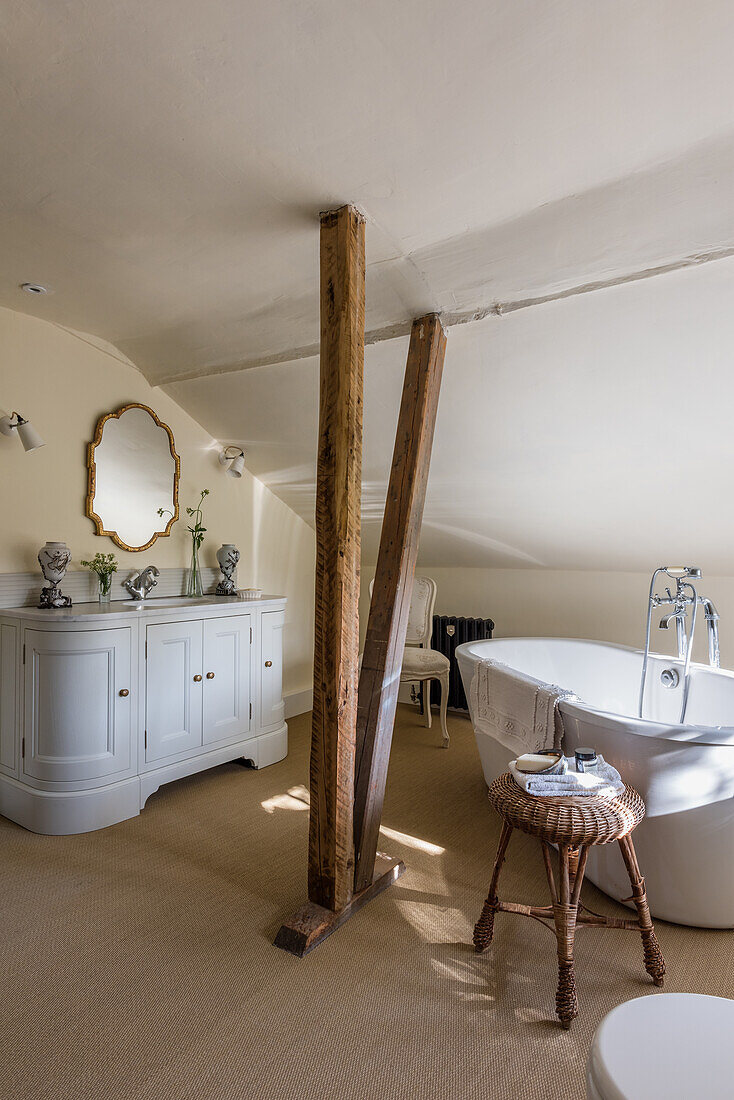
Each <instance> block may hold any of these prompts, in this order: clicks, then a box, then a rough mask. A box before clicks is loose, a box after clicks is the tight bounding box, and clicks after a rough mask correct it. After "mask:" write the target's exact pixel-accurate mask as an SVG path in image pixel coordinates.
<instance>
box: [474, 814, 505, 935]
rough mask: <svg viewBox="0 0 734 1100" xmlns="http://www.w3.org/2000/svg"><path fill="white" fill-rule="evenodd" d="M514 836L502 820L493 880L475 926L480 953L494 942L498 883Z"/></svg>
mask: <svg viewBox="0 0 734 1100" xmlns="http://www.w3.org/2000/svg"><path fill="white" fill-rule="evenodd" d="M511 836H512V826H511V825H508V824H507V822H506V821H503V822H502V832H501V833H500V842H499V844H498V846H497V855H496V857H495V861H494V870H493V871H492V881H491V883H490V886H489V893H488V894H487V900H486V901H485V903H484V907H483V909H482V915H481V916H480V918H479V920H478V921H477V923H476V925H475V926H474V950H475V951H476V952H477V953H479V952H481V951H484V949H485V947H488V946H489V944H490V943H491V942H492V936H493V935H494V915H495V913H496V912H497V904H498V901H497V883H498V882H499V878H500V871H501V870H502V864H503V863H504V861H505V852H506V851H507V845H508V844H509V842H510V837H511Z"/></svg>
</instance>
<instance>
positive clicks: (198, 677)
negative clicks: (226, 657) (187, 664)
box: [194, 672, 201, 684]
mask: <svg viewBox="0 0 734 1100" xmlns="http://www.w3.org/2000/svg"><path fill="white" fill-rule="evenodd" d="M200 680H201V676H200V675H199V673H198V672H197V674H196V676H194V683H195V684H198V683H199V681H200Z"/></svg>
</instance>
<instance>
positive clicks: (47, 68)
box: [0, 0, 734, 382]
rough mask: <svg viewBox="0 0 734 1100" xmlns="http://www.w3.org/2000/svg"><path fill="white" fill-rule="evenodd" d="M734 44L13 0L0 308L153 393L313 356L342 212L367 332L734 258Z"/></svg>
mask: <svg viewBox="0 0 734 1100" xmlns="http://www.w3.org/2000/svg"><path fill="white" fill-rule="evenodd" d="M733 45H734V7H733V6H732V5H731V4H730V3H728V0H707V2H705V3H702V4H699V5H697V6H696V8H695V13H694V12H693V10H692V8H691V5H690V3H687V2H684V0H646V2H645V3H640V2H639V0H618V2H616V3H614V4H603V3H589V2H588V0H561V2H558V3H553V4H548V3H547V2H546V0H523V2H521V3H499V2H490V3H488V2H487V0H461V2H459V3H456V4H452V5H447V4H446V3H445V2H443V0H400V2H399V3H396V2H395V0H371V2H369V3H366V2H364V0H308V2H306V3H304V0H251V2H249V3H246V4H243V3H242V2H241V0H206V2H204V0H156V2H155V3H154V4H151V3H142V2H141V0H116V2H115V3H114V4H113V3H103V4H90V3H89V2H88V0H65V2H64V3H59V4H50V3H48V2H47V0H22V2H20V0H7V2H6V3H5V4H3V5H2V6H1V8H0V97H1V101H2V110H0V138H1V140H2V149H3V157H2V159H1V160H0V194H1V195H2V203H1V204H0V243H1V244H2V248H0V304H3V305H6V306H10V307H11V308H16V309H21V310H27V311H29V312H30V311H32V312H34V313H38V314H39V315H40V316H43V317H45V318H47V319H51V320H55V321H57V322H59V323H61V324H64V325H68V326H70V327H72V328H76V329H80V330H82V331H84V332H88V333H93V334H95V335H97V336H100V337H103V338H105V339H107V340H110V341H112V342H113V343H115V344H116V345H117V346H118V347H119V348H121V349H122V351H123V352H124V353H125V354H127V355H128V356H130V358H131V359H132V360H133V361H134V362H136V363H137V364H138V365H139V366H140V367H141V369H142V370H143V371H144V372H145V373H146V375H147V377H148V378H149V379H150V380H151V381H156V382H157V381H160V380H163V379H172V378H174V377H179V376H181V375H184V374H188V373H191V372H192V371H199V370H202V369H206V368H211V367H212V366H222V365H229V364H233V363H241V362H246V363H252V362H258V361H261V360H263V359H268V358H270V357H273V356H276V357H277V356H283V355H285V356H287V355H288V353H289V351H290V349H295V348H303V347H304V346H306V347H308V346H309V345H312V344H313V343H315V342H316V341H317V340H318V301H317V285H318V284H317V279H316V266H317V255H318V226H317V214H318V212H319V210H321V209H324V208H328V207H331V206H334V205H337V204H341V203H343V202H346V201H349V202H354V203H357V204H360V205H361V206H362V207H363V208H364V210H365V212H366V214H367V216H368V218H369V234H368V262H369V265H370V266H369V272H368V286H369V300H368V311H367V326H368V328H369V329H379V328H380V327H383V326H385V325H390V324H393V323H396V322H404V321H405V320H406V319H410V318H411V317H413V316H416V315H417V314H419V313H421V312H424V311H426V310H429V309H440V310H444V311H451V310H469V311H471V310H475V309H481V308H482V307H486V306H487V305H490V304H491V303H492V302H494V301H495V300H496V299H499V300H500V301H502V300H504V299H506V298H508V297H510V298H517V297H519V298H524V297H526V296H528V295H538V294H542V293H544V292H545V291H546V290H548V289H550V290H553V289H558V288H559V287H566V286H569V285H574V284H576V283H579V282H581V283H583V282H586V281H589V280H594V279H596V278H599V277H604V276H606V275H610V274H611V275H615V274H619V273H625V272H626V271H627V270H628V269H631V268H634V269H637V268H639V267H643V268H644V267H646V266H651V265H653V264H659V263H663V262H669V261H671V260H675V259H677V258H679V257H680V256H681V255H685V254H689V253H691V252H699V251H705V250H707V249H710V248H712V247H714V248H715V247H732V246H734V230H733V229H732V225H734V186H732V183H734V152H733V150H734V143H733V141H732V131H733V130H734V100H733V98H732V95H731V57H732V46H733ZM541 208H544V209H541ZM533 212H534V213H533ZM25 280H30V281H35V282H40V283H44V284H49V285H50V286H51V287H53V288H54V290H55V293H54V296H53V297H52V298H46V299H43V300H38V299H31V298H29V297H28V296H26V295H24V294H22V293H21V292H20V291H19V289H18V284H19V283H21V282H23V281H25Z"/></svg>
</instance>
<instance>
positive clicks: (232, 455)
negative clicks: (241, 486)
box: [219, 447, 245, 477]
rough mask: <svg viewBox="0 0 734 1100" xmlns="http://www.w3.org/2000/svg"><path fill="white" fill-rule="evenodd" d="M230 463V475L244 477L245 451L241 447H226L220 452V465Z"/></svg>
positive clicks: (228, 471)
mask: <svg viewBox="0 0 734 1100" xmlns="http://www.w3.org/2000/svg"><path fill="white" fill-rule="evenodd" d="M227 464H229V469H228V470H227V473H228V474H229V476H230V477H242V471H243V470H244V468H245V452H244V451H243V450H242V448H241V447H225V448H224V450H223V451H220V452H219V465H220V466H226V465H227Z"/></svg>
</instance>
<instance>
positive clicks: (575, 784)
mask: <svg viewBox="0 0 734 1100" xmlns="http://www.w3.org/2000/svg"><path fill="white" fill-rule="evenodd" d="M566 759H567V763H571V761H569V760H568V758H566ZM516 763H517V762H516V761H515V760H511V761H510V764H509V768H510V772H511V774H512V778H513V779H514V780H515V782H516V783H517V785H518V787H522V789H523V790H524V791H526V792H527V793H528V794H534V795H540V796H541V797H542V796H543V795H545V796H546V797H553V798H558V797H559V796H562V795H567V796H574V797H577V796H579V795H587V794H593V795H602V796H603V797H605V798H614V796H615V795H618V794H621V793H622V791H623V790H624V783H623V782H622V778H621V776H620V774H619V772H618V771H617V769H616V768H614V767H612V765H611V764H607V762H606V760H605V759H604V757H603V756H601V755H599V756H597V765H596V770H595V771H594V772H577V771H571V770H570V768H569V770H567V771H566V772H565V773H564V774H563V775H526V774H525V773H523V772H520V771H518V770H517V768H516V767H515V764H516Z"/></svg>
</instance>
